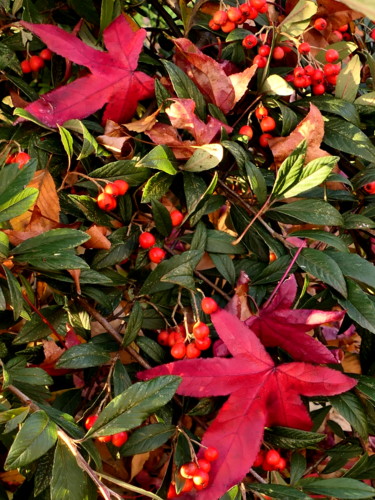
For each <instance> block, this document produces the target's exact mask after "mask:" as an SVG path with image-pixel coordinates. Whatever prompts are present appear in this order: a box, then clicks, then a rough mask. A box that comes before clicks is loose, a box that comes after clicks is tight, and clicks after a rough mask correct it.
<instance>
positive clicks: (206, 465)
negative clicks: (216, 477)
mask: <svg viewBox="0 0 375 500" xmlns="http://www.w3.org/2000/svg"><path fill="white" fill-rule="evenodd" d="M198 465H199V468H200V469H201V470H204V471H205V472H210V470H211V462H209V461H208V460H207V459H206V458H199V459H198Z"/></svg>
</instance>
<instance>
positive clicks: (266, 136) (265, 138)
mask: <svg viewBox="0 0 375 500" xmlns="http://www.w3.org/2000/svg"><path fill="white" fill-rule="evenodd" d="M271 137H272V135H271V134H262V135H261V136H260V137H259V144H260V146H262V148H267V147H268V139H271Z"/></svg>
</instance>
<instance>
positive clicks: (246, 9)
mask: <svg viewBox="0 0 375 500" xmlns="http://www.w3.org/2000/svg"><path fill="white" fill-rule="evenodd" d="M239 9H240V11H241V12H242V15H243V16H245V17H249V15H250V9H251V5H250V4H249V3H243V4H242V5H240V6H239Z"/></svg>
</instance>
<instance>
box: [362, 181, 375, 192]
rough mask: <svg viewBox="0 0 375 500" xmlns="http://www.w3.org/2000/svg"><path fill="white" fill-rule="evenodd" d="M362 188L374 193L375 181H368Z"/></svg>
mask: <svg viewBox="0 0 375 500" xmlns="http://www.w3.org/2000/svg"><path fill="white" fill-rule="evenodd" d="M363 189H364V190H365V191H366V193H368V194H375V181H374V182H369V183H368V184H365V185H364V186H363Z"/></svg>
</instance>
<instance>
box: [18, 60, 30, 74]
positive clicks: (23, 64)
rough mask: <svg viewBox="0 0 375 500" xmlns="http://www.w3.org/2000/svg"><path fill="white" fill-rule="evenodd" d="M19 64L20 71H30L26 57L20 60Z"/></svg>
mask: <svg viewBox="0 0 375 500" xmlns="http://www.w3.org/2000/svg"><path fill="white" fill-rule="evenodd" d="M20 66H21V71H22V73H31V71H32V69H31V66H30V61H29V60H28V59H25V60H24V61H21V62H20Z"/></svg>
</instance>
